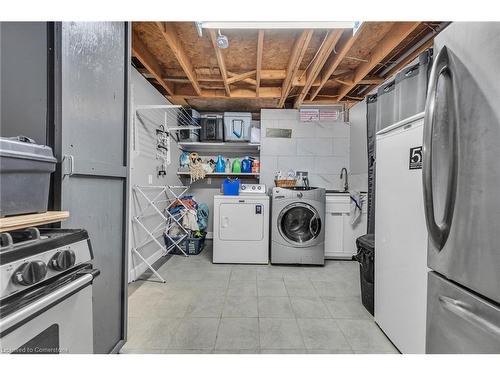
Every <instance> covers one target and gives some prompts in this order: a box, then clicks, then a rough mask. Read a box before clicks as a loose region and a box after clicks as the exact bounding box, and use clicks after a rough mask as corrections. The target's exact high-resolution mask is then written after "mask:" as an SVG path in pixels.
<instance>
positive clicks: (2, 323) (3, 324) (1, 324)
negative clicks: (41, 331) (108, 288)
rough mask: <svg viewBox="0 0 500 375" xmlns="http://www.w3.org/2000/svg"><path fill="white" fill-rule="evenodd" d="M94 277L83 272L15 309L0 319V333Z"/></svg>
mask: <svg viewBox="0 0 500 375" xmlns="http://www.w3.org/2000/svg"><path fill="white" fill-rule="evenodd" d="M93 279H94V275H93V273H85V274H84V275H83V276H81V277H79V278H78V279H76V280H75V281H72V282H71V283H69V284H67V285H64V286H62V287H61V288H59V289H57V290H55V291H54V292H53V293H51V294H49V295H47V296H45V297H42V298H40V299H38V300H36V301H35V302H33V303H32V304H29V305H28V306H26V307H24V308H22V309H20V310H19V311H16V312H14V313H12V314H10V315H8V316H6V317H5V318H4V319H2V320H0V333H1V332H4V331H5V330H7V329H9V328H10V327H12V326H14V325H16V324H18V323H20V322H22V321H23V320H25V319H28V318H29V317H31V316H32V315H33V314H36V313H37V312H38V311H40V310H43V309H46V308H50V306H51V305H52V304H54V303H56V302H57V301H58V300H61V299H64V297H66V296H67V295H71V294H73V293H75V292H76V291H78V290H79V289H82V288H83V287H85V286H87V285H89V284H91V283H92V280H93Z"/></svg>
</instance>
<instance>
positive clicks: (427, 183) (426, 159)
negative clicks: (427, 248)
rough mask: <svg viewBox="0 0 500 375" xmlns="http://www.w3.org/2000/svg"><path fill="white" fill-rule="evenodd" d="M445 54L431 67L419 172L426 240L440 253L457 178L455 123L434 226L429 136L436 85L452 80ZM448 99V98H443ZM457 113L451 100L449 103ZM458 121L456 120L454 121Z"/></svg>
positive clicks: (433, 112)
mask: <svg viewBox="0 0 500 375" xmlns="http://www.w3.org/2000/svg"><path fill="white" fill-rule="evenodd" d="M448 61H449V60H448V51H447V48H446V47H444V48H443V49H442V50H441V51H439V53H438V54H437V56H436V60H435V62H434V65H433V66H432V70H431V74H430V78H429V91H428V94H427V103H426V106H425V116H424V136H423V168H422V184H423V193H424V211H425V221H426V224H427V230H428V232H429V238H430V239H431V241H432V242H433V244H434V246H435V247H436V248H437V249H438V250H441V249H442V248H443V247H444V244H445V243H446V240H447V239H448V235H449V233H450V227H451V221H452V218H453V209H454V205H455V195H456V174H457V159H458V155H457V129H456V123H454V124H453V125H455V128H454V129H451V132H452V139H453V143H452V145H451V147H450V149H449V152H451V153H452V155H451V156H452V158H451V163H450V164H451V165H450V169H449V173H450V175H449V180H448V187H447V191H446V201H445V207H444V214H443V221H442V222H441V223H437V222H436V217H435V213H434V194H433V191H432V135H433V128H434V114H435V109H436V96H437V85H438V81H439V78H440V77H441V76H444V75H446V76H448V77H450V78H453V75H452V72H451V70H450V66H449V62H448ZM445 99H447V98H445ZM450 103H453V106H454V108H453V109H452V110H455V109H456V105H455V101H454V98H452V102H450ZM456 118H457V117H456V116H455V119H456Z"/></svg>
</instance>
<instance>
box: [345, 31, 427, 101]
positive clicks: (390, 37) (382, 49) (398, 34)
mask: <svg viewBox="0 0 500 375" xmlns="http://www.w3.org/2000/svg"><path fill="white" fill-rule="evenodd" d="M419 25H420V22H397V23H396V24H395V25H394V26H393V27H392V28H391V29H390V30H389V31H388V32H387V34H386V35H385V36H384V38H382V40H381V41H380V42H379V43H377V45H376V46H375V48H374V49H373V50H372V51H371V54H370V59H369V61H368V62H365V63H361V64H360V65H359V66H358V67H357V68H356V71H355V72H354V77H353V82H352V84H350V85H346V86H343V87H342V88H341V89H340V91H339V92H338V95H339V96H338V98H337V100H338V101H340V100H342V99H343V98H344V97H345V96H346V95H347V94H348V93H349V92H350V91H351V90H352V89H353V88H354V87H355V86H356V85H357V84H358V83H359V82H360V81H361V80H363V79H364V78H365V77H366V76H367V75H368V74H369V73H370V72H371V71H372V70H373V69H374V68H375V67H376V66H377V65H378V64H379V63H380V62H381V61H382V60H384V59H385V58H386V57H388V56H389V55H390V53H391V52H392V51H393V50H394V48H396V47H397V46H398V45H399V44H400V43H401V42H402V41H403V40H405V39H406V38H407V37H408V35H410V34H411V33H412V32H413V31H414V30H415V29H416V28H417V27H418V26H419Z"/></svg>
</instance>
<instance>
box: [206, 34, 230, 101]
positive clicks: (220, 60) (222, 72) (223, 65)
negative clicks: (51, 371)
mask: <svg viewBox="0 0 500 375" xmlns="http://www.w3.org/2000/svg"><path fill="white" fill-rule="evenodd" d="M209 32H210V39H211V40H212V46H213V48H214V52H215V57H216V58H217V64H218V65H219V70H220V75H221V76H222V80H223V81H224V89H225V90H226V95H227V96H231V89H230V88H229V83H228V82H227V70H226V63H225V62H224V56H222V51H221V49H220V48H219V47H217V35H216V34H215V30H213V29H210V30H209Z"/></svg>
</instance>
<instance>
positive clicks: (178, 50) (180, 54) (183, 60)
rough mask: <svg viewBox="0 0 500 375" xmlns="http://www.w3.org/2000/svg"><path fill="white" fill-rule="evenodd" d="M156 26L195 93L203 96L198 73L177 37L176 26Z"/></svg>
mask: <svg viewBox="0 0 500 375" xmlns="http://www.w3.org/2000/svg"><path fill="white" fill-rule="evenodd" d="M156 25H157V26H158V28H159V29H160V31H161V34H162V35H163V38H164V39H165V41H166V42H167V44H168V46H169V47H170V49H171V50H172V52H173V53H174V56H175V58H176V59H177V61H178V62H179V65H180V66H181V68H182V70H184V73H185V74H186V76H187V77H188V79H189V82H191V85H192V86H193V89H194V91H196V94H198V95H201V88H200V85H199V84H198V81H197V80H196V73H195V72H194V70H193V66H192V65H191V62H190V61H189V58H188V56H187V55H186V52H185V51H184V48H183V47H182V44H181V41H180V40H179V37H178V36H177V32H176V31H175V26H174V24H172V23H171V22H157V23H156Z"/></svg>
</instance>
